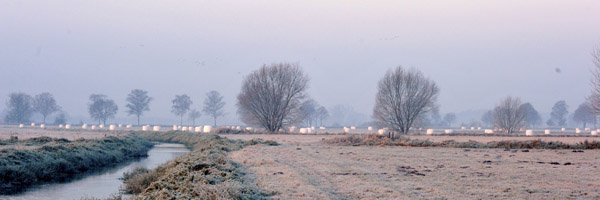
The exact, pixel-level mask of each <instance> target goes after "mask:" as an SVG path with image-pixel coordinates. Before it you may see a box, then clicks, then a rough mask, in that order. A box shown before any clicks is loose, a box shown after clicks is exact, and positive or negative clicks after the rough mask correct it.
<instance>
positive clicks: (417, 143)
mask: <svg viewBox="0 0 600 200" xmlns="http://www.w3.org/2000/svg"><path fill="white" fill-rule="evenodd" d="M325 142H326V143H328V144H333V145H351V146H362V145H365V146H407V147H454V148H508V149H600V142H598V141H592V142H590V141H588V140H585V141H583V142H579V143H577V144H567V143H563V142H558V141H555V142H545V141H542V140H539V139H537V140H527V141H517V140H503V141H493V142H488V143H481V142H477V141H473V140H469V141H468V142H457V141H454V140H446V141H442V142H432V141H429V140H418V139H410V138H406V137H400V138H396V139H394V140H392V139H390V138H388V137H385V136H381V135H377V134H368V135H349V136H344V137H335V138H332V139H328V140H325Z"/></svg>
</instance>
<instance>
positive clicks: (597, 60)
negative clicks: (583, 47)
mask: <svg viewBox="0 0 600 200" xmlns="http://www.w3.org/2000/svg"><path fill="white" fill-rule="evenodd" d="M592 62H593V63H594V68H593V69H592V81H591V85H592V95H590V97H589V98H588V100H589V102H590V107H591V108H592V112H593V113H594V114H596V115H600V45H598V46H596V47H595V48H594V49H593V50H592Z"/></svg>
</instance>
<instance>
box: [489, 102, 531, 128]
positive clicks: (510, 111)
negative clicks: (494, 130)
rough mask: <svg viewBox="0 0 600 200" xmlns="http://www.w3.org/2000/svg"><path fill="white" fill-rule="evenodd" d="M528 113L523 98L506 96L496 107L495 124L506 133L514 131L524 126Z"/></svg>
mask: <svg viewBox="0 0 600 200" xmlns="http://www.w3.org/2000/svg"><path fill="white" fill-rule="evenodd" d="M526 114H527V113H526V110H525V109H524V107H523V106H522V103H521V99H519V98H513V97H506V98H505V99H504V100H502V101H501V102H500V104H498V106H496V108H495V109H494V125H495V126H497V127H498V128H501V129H502V130H504V133H506V134H510V133H514V132H515V131H518V130H519V128H521V127H523V120H524V119H525V116H526Z"/></svg>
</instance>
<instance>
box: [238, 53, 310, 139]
mask: <svg viewBox="0 0 600 200" xmlns="http://www.w3.org/2000/svg"><path fill="white" fill-rule="evenodd" d="M307 88H308V76H306V75H305V74H304V72H302V69H301V68H300V66H298V65H297V64H290V63H278V64H272V65H269V66H266V65H264V66H263V67H261V68H260V69H258V70H256V71H254V72H252V73H251V74H250V75H248V76H247V77H246V78H245V79H244V82H243V84H242V89H241V92H240V94H239V95H238V96H237V99H238V104H237V106H238V113H239V114H240V116H241V118H242V121H244V123H246V124H251V125H256V126H261V127H263V128H265V129H266V130H267V131H269V132H277V131H279V130H280V129H281V128H282V127H286V126H289V125H292V124H294V123H296V122H297V119H298V115H299V114H298V112H299V111H298V110H299V107H300V103H301V102H302V100H303V99H304V97H305V94H304V92H305V90H306V89H307Z"/></svg>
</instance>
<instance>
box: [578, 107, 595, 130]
mask: <svg viewBox="0 0 600 200" xmlns="http://www.w3.org/2000/svg"><path fill="white" fill-rule="evenodd" d="M592 112H593V111H592V107H591V106H590V105H589V104H588V103H582V104H581V105H579V107H578V108H577V110H575V113H574V114H573V120H574V121H575V122H577V123H581V124H583V128H584V129H585V128H586V125H587V124H588V123H590V124H596V116H595V115H594V114H593V113H592Z"/></svg>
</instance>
